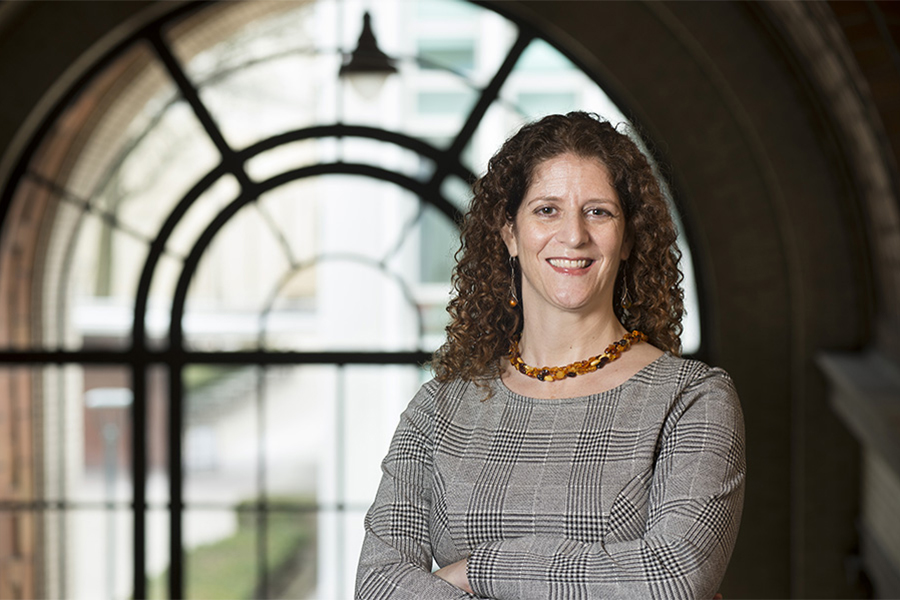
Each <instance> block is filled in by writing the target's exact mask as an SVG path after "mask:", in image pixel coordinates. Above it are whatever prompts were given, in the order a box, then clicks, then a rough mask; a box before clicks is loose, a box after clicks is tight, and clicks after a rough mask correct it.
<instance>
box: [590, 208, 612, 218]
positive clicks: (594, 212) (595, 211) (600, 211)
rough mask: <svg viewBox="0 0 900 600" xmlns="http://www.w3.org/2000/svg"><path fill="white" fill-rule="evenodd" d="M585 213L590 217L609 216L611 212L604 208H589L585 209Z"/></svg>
mask: <svg viewBox="0 0 900 600" xmlns="http://www.w3.org/2000/svg"><path fill="white" fill-rule="evenodd" d="M587 214H588V215H589V216H592V217H611V216H613V213H612V212H611V211H609V210H608V209H606V208H600V207H596V208H590V209H588V211H587Z"/></svg>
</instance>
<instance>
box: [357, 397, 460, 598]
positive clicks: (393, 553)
mask: <svg viewBox="0 0 900 600" xmlns="http://www.w3.org/2000/svg"><path fill="white" fill-rule="evenodd" d="M435 387H436V384H435V382H430V383H429V384H426V385H425V386H423V388H422V389H421V390H420V391H419V393H418V394H417V395H416V397H415V398H414V399H413V401H412V402H411V403H410V405H409V407H408V408H407V409H406V411H404V413H403V415H402V416H401V418H400V424H399V426H398V427H397V431H396V432H395V434H394V437H393V440H392V441H391V446H390V449H389V451H388V454H387V456H386V457H385V459H384V461H383V463H382V472H383V474H382V479H381V484H380V485H379V488H378V493H377V495H376V497H375V501H374V503H373V505H372V508H371V509H370V510H369V512H368V514H367V515H366V519H365V539H364V541H363V548H362V553H361V556H360V562H359V569H358V571H357V579H356V598H357V599H358V600H376V599H382V598H391V599H397V600H404V599H408V600H459V599H464V598H473V597H474V596H472V595H470V594H467V593H466V592H463V591H462V590H460V589H458V588H456V587H454V586H453V585H451V584H449V583H447V582H446V581H444V580H442V579H440V578H439V577H436V576H435V575H433V574H432V573H431V566H432V556H433V554H432V548H431V541H430V523H429V516H430V510H431V482H432V475H433V461H432V446H433V435H434V424H433V417H434V414H433V413H434V408H433V407H434V389H435Z"/></svg>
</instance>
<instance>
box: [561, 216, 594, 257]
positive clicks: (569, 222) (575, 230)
mask: <svg viewBox="0 0 900 600" xmlns="http://www.w3.org/2000/svg"><path fill="white" fill-rule="evenodd" d="M557 235H558V236H559V241H560V242H562V243H563V244H566V245H567V246H569V247H571V248H578V247H579V246H581V245H583V244H585V243H587V241H588V238H589V235H588V230H587V224H586V223H585V222H584V219H583V218H582V215H581V214H580V213H577V212H574V213H569V214H568V215H566V216H565V218H563V219H562V222H561V224H560V228H559V232H558V234H557Z"/></svg>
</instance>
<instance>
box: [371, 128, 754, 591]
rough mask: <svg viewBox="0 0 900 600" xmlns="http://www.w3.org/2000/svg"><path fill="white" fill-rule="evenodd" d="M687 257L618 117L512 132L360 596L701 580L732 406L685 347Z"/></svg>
mask: <svg viewBox="0 0 900 600" xmlns="http://www.w3.org/2000/svg"><path fill="white" fill-rule="evenodd" d="M678 258H679V253H678V250H677V248H676V247H675V228H674V225H673V223H672V219H671V216H670V215H669V213H668V209H667V206H666V202H665V200H664V198H663V195H662V193H661V191H660V187H659V184H658V182H657V180H656V179H655V177H654V176H653V173H652V171H651V168H650V166H649V164H648V162H647V160H646V159H645V157H644V156H643V155H642V154H641V152H640V151H639V150H638V148H637V146H636V145H635V144H634V143H633V142H632V141H631V140H630V139H629V138H628V137H627V136H625V135H622V134H620V133H618V132H617V131H616V130H615V129H614V128H613V127H612V126H611V125H610V124H609V123H607V122H605V121H602V120H600V119H598V118H596V117H595V116H593V115H589V114H585V113H570V114H568V115H565V116H562V115H554V116H549V117H546V118H544V119H542V120H540V121H538V122H536V123H533V124H530V125H527V126H525V127H524V128H523V129H522V130H521V131H519V133H517V134H516V135H514V136H513V137H512V138H510V139H509V140H508V141H507V142H506V143H505V144H504V145H503V147H502V148H501V149H500V150H499V152H498V153H497V154H496V155H495V156H494V157H493V158H492V159H491V161H490V164H489V166H488V170H487V173H486V174H485V175H484V177H482V178H481V179H480V180H479V181H478V182H477V183H476V185H475V196H474V199H473V202H472V208H471V211H470V213H469V214H468V216H467V218H466V221H465V223H464V225H463V232H462V248H461V250H460V253H459V263H458V265H457V268H456V271H455V274H454V285H455V289H456V296H455V297H454V299H453V300H452V301H451V303H450V307H449V309H448V310H449V312H450V315H451V323H450V325H449V326H448V328H447V333H448V341H447V343H446V344H445V345H444V346H443V347H442V348H441V349H440V351H439V352H438V353H437V354H436V356H435V362H434V369H435V373H436V377H435V379H433V380H432V381H430V382H428V383H427V384H425V385H424V386H423V387H422V389H421V390H420V391H419V393H418V394H417V395H416V397H415V398H414V399H413V401H412V402H411V403H410V405H409V407H408V408H407V410H406V411H405V412H404V413H403V415H402V417H401V422H400V425H399V427H398V429H397V432H396V434H395V436H394V439H393V441H392V443H391V447H390V450H389V452H388V455H387V457H386V458H385V460H384V463H383V465H382V468H383V473H384V474H383V479H382V482H381V485H380V487H379V490H378V494H377V497H376V499H375V503H374V504H373V506H372V508H371V510H370V511H369V514H368V515H367V517H366V537H365V541H364V543H363V550H362V556H361V559H360V566H359V572H358V575H357V597H358V598H363V599H367V600H368V599H374V598H409V599H415V600H423V599H432V598H433V599H438V598H471V597H473V596H475V597H483V598H494V599H497V600H506V599H509V600H527V599H532V598H533V599H541V600H546V599H548V598H584V599H587V598H604V599H605V598H641V599H648V598H666V599H672V598H690V599H695V598H712V597H713V594H714V593H715V591H716V588H717V587H718V585H719V583H720V581H721V578H722V576H723V574H724V572H725V567H726V565H727V563H728V559H729V557H730V555H731V550H732V548H733V546H734V541H735V537H736V535H737V529H738V523H739V521H740V513H741V507H742V502H743V489H744V468H745V467H744V444H743V421H742V416H741V411H740V406H739V403H738V399H737V395H736V393H735V390H734V387H733V385H732V382H731V380H730V379H729V377H728V375H726V374H725V373H724V372H723V371H721V370H720V369H712V368H710V367H708V366H706V365H704V364H702V363H699V362H696V361H689V360H685V359H681V358H679V357H678V356H677V354H678V351H679V349H680V340H679V335H680V330H681V327H680V320H681V316H682V312H683V304H682V292H681V289H680V287H679V281H680V279H681V274H680V273H679V271H678V267H677V262H678ZM603 348H606V351H605V352H601V350H603ZM532 365H533V366H532ZM538 365H561V366H559V367H546V366H544V367H541V366H538ZM432 561H434V562H436V563H437V565H439V566H440V568H439V569H438V570H437V571H436V572H434V573H432Z"/></svg>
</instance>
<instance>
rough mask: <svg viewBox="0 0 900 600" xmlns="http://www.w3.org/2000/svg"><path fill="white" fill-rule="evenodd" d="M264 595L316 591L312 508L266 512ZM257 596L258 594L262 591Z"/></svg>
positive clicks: (311, 596)
mask: <svg viewBox="0 0 900 600" xmlns="http://www.w3.org/2000/svg"><path fill="white" fill-rule="evenodd" d="M265 526H266V535H267V539H266V564H267V582H268V590H267V591H268V593H267V594H265V597H267V598H294V599H298V600H303V599H307V598H308V599H310V600H312V599H314V598H321V596H318V595H316V584H317V575H318V572H317V571H318V557H317V538H318V518H317V516H316V513H315V512H314V511H312V510H300V511H297V510H279V509H274V508H273V509H272V510H271V512H269V513H268V514H267V515H266V523H265ZM257 597H259V598H262V597H263V594H260V595H258V596H257Z"/></svg>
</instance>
